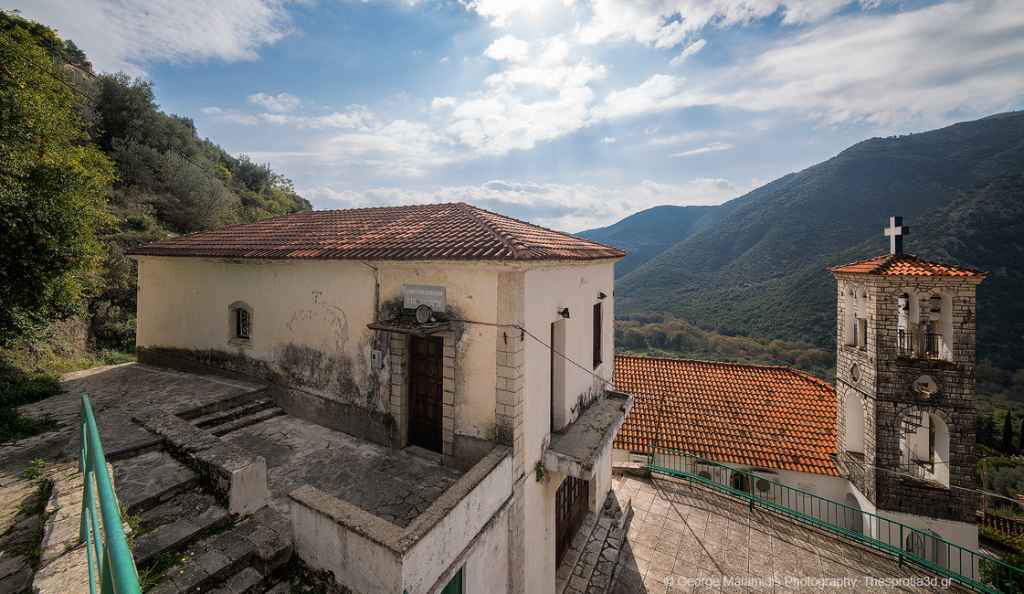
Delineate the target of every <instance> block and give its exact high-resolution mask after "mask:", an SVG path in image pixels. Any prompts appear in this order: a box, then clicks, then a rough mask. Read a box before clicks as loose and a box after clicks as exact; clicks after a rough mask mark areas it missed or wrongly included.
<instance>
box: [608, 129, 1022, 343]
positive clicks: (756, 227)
mask: <svg viewBox="0 0 1024 594" xmlns="http://www.w3.org/2000/svg"><path fill="white" fill-rule="evenodd" d="M1021 170H1024V112H1008V113H1005V114H996V115H993V116H989V117H987V118H983V119H981V120H975V121H971V122H961V123H958V124H953V125H951V126H947V127H945V128H941V129H939V130H934V131H930V132H923V133H919V134H912V135H907V136H899V137H889V138H872V139H868V140H865V141H862V142H859V143H857V144H855V145H853V146H851V147H849V148H848V149H846V150H844V151H842V152H840V153H839V154H838V155H836V156H835V157H832V158H831V159H828V160H826V161H824V162H822V163H819V164H817V165H813V166H811V167H808V168H806V169H804V170H802V171H800V172H796V173H792V174H789V175H787V176H783V177H782V178H779V179H778V180H775V181H773V182H771V183H770V184H768V185H766V186H762V187H761V188H758V190H755V191H754V192H751V193H749V194H746V195H744V196H741V197H740V198H737V199H735V200H733V201H730V202H727V203H725V204H723V205H721V206H719V207H716V208H715V209H712V210H710V211H708V213H706V214H705V215H704V216H706V217H707V216H715V214H716V209H723V211H719V212H718V213H717V214H718V217H719V218H718V220H717V221H715V222H712V223H711V224H708V225H706V226H705V227H704V228H702V229H700V230H698V231H696V232H694V233H691V234H689V235H688V236H687V237H685V238H684V239H682V240H680V241H679V242H678V243H676V244H674V245H672V246H671V247H669V248H667V249H666V250H664V251H663V252H661V253H660V254H658V255H656V256H653V257H650V258H649V259H647V260H646V261H645V262H643V264H642V265H640V266H637V267H635V268H634V269H633V270H631V271H628V272H627V273H626V274H623V275H620V277H619V278H618V279H617V282H616V290H617V298H618V299H617V303H616V307H617V309H618V310H619V311H620V312H622V313H624V314H628V313H640V312H665V313H671V314H672V315H674V316H677V317H679V318H682V319H685V320H687V321H689V322H691V323H705V324H711V325H718V324H720V325H723V326H724V327H727V328H729V329H731V330H734V331H738V332H742V333H746V334H749V335H751V336H761V337H771V338H781V339H787V340H805V341H808V342H811V343H813V344H815V345H818V346H820V347H822V348H825V347H829V346H834V341H835V327H834V324H835V320H834V316H835V310H834V298H835V296H834V294H833V293H834V284H833V283H834V280H833V279H832V277H831V275H830V274H829V273H828V272H827V268H828V267H830V266H836V265H839V264H843V263H846V262H849V261H854V260H856V259H864V258H861V257H856V256H864V257H871V256H876V255H880V254H884V253H887V252H888V240H887V238H885V237H884V236H883V234H882V229H883V228H884V227H885V226H886V224H887V222H888V217H889V216H892V215H900V216H903V217H904V220H905V221H908V222H913V224H912V227H914V226H919V224H918V223H916V222H915V221H917V220H918V219H919V218H920V217H922V216H925V215H926V214H927V213H930V212H931V211H933V210H935V209H937V208H939V206H940V205H942V204H944V203H945V202H946V201H947V200H951V199H955V198H956V197H958V196H962V195H964V193H965V192H968V190H969V188H971V187H972V186H975V185H978V184H982V185H983V184H984V183H985V182H986V180H987V179H990V178H992V177H994V176H999V175H1003V176H1005V175H1009V174H1013V173H1015V172H1019V171H1021ZM1006 183H1009V182H1006ZM1010 185H1011V186H1012V184H1010ZM1008 187H1009V186H1008ZM729 209H731V212H724V210H729ZM922 220H924V221H930V220H932V219H922ZM1004 223H1005V222H1004ZM926 224H927V223H926ZM692 226H693V224H692V223H691V228H692ZM613 227H614V226H613ZM598 231H599V230H598ZM946 232H947V233H950V232H951V231H949V230H948V229H947V231H946ZM973 233H974V234H975V235H977V233H976V232H973ZM921 237H925V235H921ZM613 245H614V242H613ZM915 245H918V246H920V247H921V248H924V249H922V254H921V255H922V257H925V256H927V255H928V253H929V251H930V249H931V248H930V247H929V246H928V245H925V244H924V243H917V242H915V235H913V234H912V235H911V236H910V238H909V240H908V250H909V248H910V247H912V246H915ZM627 251H628V248H627ZM937 253H938V254H940V255H941V254H943V253H950V252H948V250H947V251H946V252H942V251H938V252H937ZM965 253H966V252H965ZM855 255H856V256H855ZM848 257H853V259H847V258H848ZM932 259H935V258H932ZM951 263H962V264H964V265H968V266H973V267H981V265H979V264H977V263H972V262H951ZM982 286H984V283H983V285H982ZM823 294H828V295H830V296H829V297H828V298H827V301H823V300H822V297H821V295H823ZM979 305H981V304H979ZM986 331H987V330H986ZM979 334H980V335H982V334H983V333H982V332H981V330H980V329H979ZM979 350H981V351H983V352H984V349H979ZM981 356H982V354H979V357H981ZM984 356H986V357H987V356H988V354H985V355H984Z"/></svg>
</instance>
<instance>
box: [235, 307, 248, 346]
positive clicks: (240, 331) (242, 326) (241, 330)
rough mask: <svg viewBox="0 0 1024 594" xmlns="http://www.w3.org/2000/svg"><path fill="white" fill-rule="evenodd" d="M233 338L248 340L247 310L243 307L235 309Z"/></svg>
mask: <svg viewBox="0 0 1024 594" xmlns="http://www.w3.org/2000/svg"><path fill="white" fill-rule="evenodd" d="M235 338H238V339H240V340H249V312H248V310H246V309H245V308H243V307H239V308H238V309H236V310H235Z"/></svg>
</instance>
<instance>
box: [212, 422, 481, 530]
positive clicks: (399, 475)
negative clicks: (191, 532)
mask: <svg viewBox="0 0 1024 594" xmlns="http://www.w3.org/2000/svg"><path fill="white" fill-rule="evenodd" d="M223 439H224V440H226V441H229V442H231V443H233V444H235V445H237V446H239V447H240V448H242V449H244V450H247V451H249V452H252V453H254V454H256V455H258V456H263V458H264V459H266V461H267V487H268V488H269V490H270V496H271V498H272V499H271V503H270V505H271V507H273V508H274V510H275V511H277V512H279V513H281V514H284V515H285V516H287V515H288V513H289V501H288V493H290V492H291V491H294V490H295V489H297V488H299V487H301V486H302V485H303V484H309V485H312V486H314V487H316V488H317V489H320V490H321V491H323V492H325V493H327V494H329V495H333V496H335V497H337V498H338V499H341V500H342V501H345V502H347V503H349V504H351V505H354V506H356V507H359V508H361V509H363V510H365V511H368V512H370V513H372V514H374V515H376V516H377V517H379V518H381V519H384V520H387V521H388V522H391V523H392V524H395V525H397V526H399V527H402V528H404V527H406V526H408V525H409V523H410V522H411V521H412V520H413V519H414V518H416V516H418V515H419V514H421V513H422V512H423V511H424V510H426V509H427V507H429V506H430V504H431V503H433V502H434V500H435V499H437V498H438V497H439V496H440V495H441V494H442V493H444V492H445V490H447V489H448V487H450V486H452V485H454V484H455V483H456V482H457V481H458V480H459V478H460V477H461V476H462V473H461V472H459V471H457V470H455V469H453V468H451V467H446V466H440V465H438V464H437V463H434V462H429V461H427V460H424V459H422V458H419V457H417V456H413V455H411V454H408V453H406V452H404V451H396V450H392V449H389V448H385V447H382V446H379V445H376V444H374V443H370V442H368V441H364V440H361V439H358V438H355V437H351V436H349V435H346V434H345V433H341V432H338V431H332V430H330V429H326V428H324V427H321V426H319V425H316V424H314V423H310V422H308V421H303V420H302V419H298V418H296V417H292V416H289V415H285V416H281V417H275V418H273V419H270V420H267V421H263V422H262V423H257V424H255V425H250V426H249V427H245V428H242V429H239V430H237V431H233V432H231V433H228V434H227V435H225V436H224V437H223Z"/></svg>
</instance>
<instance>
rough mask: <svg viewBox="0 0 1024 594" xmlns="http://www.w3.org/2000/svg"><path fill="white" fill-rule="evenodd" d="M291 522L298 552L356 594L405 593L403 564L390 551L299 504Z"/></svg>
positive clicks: (315, 567)
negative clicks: (378, 593) (403, 588)
mask: <svg viewBox="0 0 1024 594" xmlns="http://www.w3.org/2000/svg"><path fill="white" fill-rule="evenodd" d="M291 519H292V534H293V535H294V536H295V552H296V554H297V555H298V556H299V557H300V558H301V559H302V560H303V561H304V562H305V563H307V564H308V565H309V566H310V567H312V568H313V569H317V570H326V571H330V572H331V573H333V574H334V578H335V579H336V580H337V581H338V583H339V584H344V585H345V586H347V587H349V588H350V589H351V590H352V591H353V592H354V593H355V594H376V593H377V592H400V591H401V590H402V562H401V560H400V559H399V557H398V555H397V554H396V553H394V552H393V551H391V550H390V549H389V548H387V547H385V546H383V545H381V544H378V543H376V542H373V541H372V540H370V539H368V538H366V537H365V536H362V535H360V534H356V533H354V532H352V531H350V530H348V529H347V528H345V527H344V526H342V525H340V524H338V523H337V522H335V521H334V520H333V519H332V518H330V517H328V516H327V515H325V514H322V513H320V512H317V511H316V510H314V509H311V508H309V507H306V506H305V505H302V504H301V503H299V502H296V501H292V505H291Z"/></svg>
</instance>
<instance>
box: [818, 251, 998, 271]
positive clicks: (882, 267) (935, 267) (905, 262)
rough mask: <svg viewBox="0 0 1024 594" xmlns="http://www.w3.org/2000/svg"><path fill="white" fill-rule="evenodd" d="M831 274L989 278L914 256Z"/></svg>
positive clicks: (879, 260) (841, 268)
mask: <svg viewBox="0 0 1024 594" xmlns="http://www.w3.org/2000/svg"><path fill="white" fill-rule="evenodd" d="M829 271H830V272H833V273H836V272H845V273H849V274H878V275H882V276H981V277H984V276H988V273H987V272H982V271H981V270H975V269H973V268H964V267H962V266H955V265H953V264H940V263H938V262H929V261H928V260H922V259H920V258H918V257H917V256H915V255H913V254H886V255H885V256H881V257H878V258H873V259H871V260H864V261H863V262H854V263H852V264H844V265H842V266H836V267H835V268H829Z"/></svg>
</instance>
